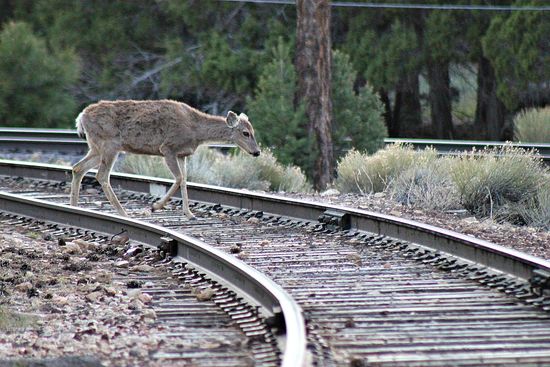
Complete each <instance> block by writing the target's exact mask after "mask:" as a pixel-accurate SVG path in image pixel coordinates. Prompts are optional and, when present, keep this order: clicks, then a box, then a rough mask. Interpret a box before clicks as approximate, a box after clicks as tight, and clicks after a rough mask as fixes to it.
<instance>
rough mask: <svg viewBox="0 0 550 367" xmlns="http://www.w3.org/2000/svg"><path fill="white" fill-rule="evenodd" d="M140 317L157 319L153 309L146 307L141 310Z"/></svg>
mask: <svg viewBox="0 0 550 367" xmlns="http://www.w3.org/2000/svg"><path fill="white" fill-rule="evenodd" d="M142 317H143V318H144V319H150V320H156V319H157V313H156V312H155V310H153V309H150V308H148V309H146V310H143V315H142Z"/></svg>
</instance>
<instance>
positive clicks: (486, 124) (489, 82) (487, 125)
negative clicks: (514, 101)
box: [473, 56, 512, 140]
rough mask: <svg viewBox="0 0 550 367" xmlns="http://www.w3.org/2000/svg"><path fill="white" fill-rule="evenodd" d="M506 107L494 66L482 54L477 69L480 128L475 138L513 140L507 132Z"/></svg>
mask: <svg viewBox="0 0 550 367" xmlns="http://www.w3.org/2000/svg"><path fill="white" fill-rule="evenodd" d="M506 114H507V111H506V107H505V106H504V103H502V102H501V101H500V99H499V98H498V96H497V83H496V78H495V71H494V69H493V66H492V65H491V63H490V62H489V60H488V59H487V58H485V57H484V56H481V57H480V58H479V65H478V71H477V106H476V116H475V126H476V127H478V128H479V132H476V136H474V137H473V138H474V139H476V138H477V139H488V140H511V139H512V136H510V135H511V134H509V133H508V134H507V133H506V132H505V129H504V127H505V119H506Z"/></svg>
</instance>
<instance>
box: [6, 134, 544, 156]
mask: <svg viewBox="0 0 550 367" xmlns="http://www.w3.org/2000/svg"><path fill="white" fill-rule="evenodd" d="M398 142H402V143H406V144H410V145H412V146H413V147H414V148H416V149H425V148H427V147H433V148H434V149H436V150H437V151H438V152H439V153H440V154H442V155H455V154H458V153H460V152H465V151H472V150H474V149H476V150H478V151H479V150H483V149H484V148H486V147H487V148H498V147H502V146H504V145H505V144H507V143H504V142H495V141H473V140H437V139H400V138H386V139H384V143H385V145H390V144H395V143H398ZM512 145H513V146H516V147H519V148H523V149H526V150H532V149H535V150H536V151H537V152H538V153H539V155H540V156H541V159H542V160H543V161H544V162H546V163H547V164H550V143H529V144H523V143H513V144H512ZM211 147H212V148H215V149H219V150H221V151H223V152H226V151H228V150H229V149H231V148H233V147H234V146H233V145H231V144H213V145H211ZM87 150H88V146H87V144H86V141H85V140H83V139H80V138H79V137H78V135H77V134H76V130H69V129H66V130H65V129H28V128H0V151H4V152H30V153H34V152H37V151H43V152H51V151H53V152H58V153H61V154H72V155H80V156H83V155H85V154H86V152H87Z"/></svg>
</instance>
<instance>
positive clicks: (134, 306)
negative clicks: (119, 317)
mask: <svg viewBox="0 0 550 367" xmlns="http://www.w3.org/2000/svg"><path fill="white" fill-rule="evenodd" d="M128 309H129V310H134V311H141V310H142V309H143V302H141V301H140V300H139V299H133V300H132V301H131V302H130V304H128Z"/></svg>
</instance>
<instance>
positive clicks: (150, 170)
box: [120, 147, 311, 192]
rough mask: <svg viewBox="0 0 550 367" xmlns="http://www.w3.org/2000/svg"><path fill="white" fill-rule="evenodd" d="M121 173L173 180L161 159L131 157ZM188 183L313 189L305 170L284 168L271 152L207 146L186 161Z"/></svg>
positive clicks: (291, 190) (267, 188) (265, 188)
mask: <svg viewBox="0 0 550 367" xmlns="http://www.w3.org/2000/svg"><path fill="white" fill-rule="evenodd" d="M120 171H122V172H127V173H134V174H142V175H148V176H154V177H163V178H172V175H171V174H170V172H169V170H168V168H167V167H166V165H165V164H164V163H163V159H162V158H161V157H154V156H144V155H134V154H129V155H127V156H125V158H124V160H123V161H122V162H121V164H120ZM187 177H188V181H192V182H197V183H204V184H210V185H219V186H225V187H233V188H246V189H249V190H264V191H267V190H272V191H286V192H307V191H310V190H311V186H310V184H309V183H308V182H307V180H306V177H305V175H304V174H303V173H302V171H301V170H300V169H299V168H297V167H293V166H283V165H281V164H280V163H279V162H277V159H276V158H275V157H274V155H273V154H272V153H271V151H270V150H269V149H264V150H263V151H262V154H261V155H260V157H258V158H255V157H252V156H250V155H248V154H247V153H242V152H240V151H239V152H238V153H236V154H235V155H223V154H221V153H220V152H217V151H215V150H213V149H210V148H208V147H200V148H199V149H197V151H196V152H195V153H194V154H193V155H192V156H191V157H190V158H189V159H188V160H187Z"/></svg>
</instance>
